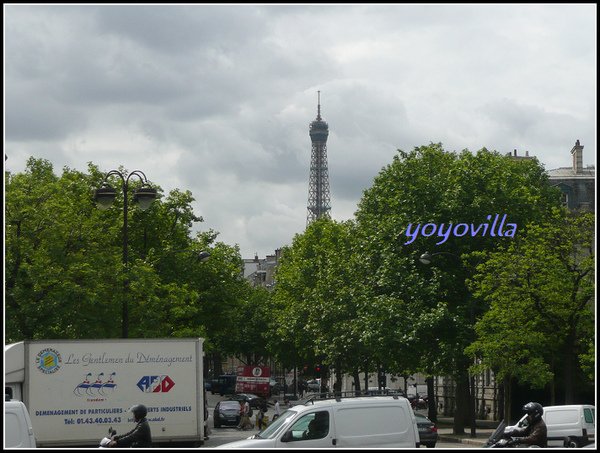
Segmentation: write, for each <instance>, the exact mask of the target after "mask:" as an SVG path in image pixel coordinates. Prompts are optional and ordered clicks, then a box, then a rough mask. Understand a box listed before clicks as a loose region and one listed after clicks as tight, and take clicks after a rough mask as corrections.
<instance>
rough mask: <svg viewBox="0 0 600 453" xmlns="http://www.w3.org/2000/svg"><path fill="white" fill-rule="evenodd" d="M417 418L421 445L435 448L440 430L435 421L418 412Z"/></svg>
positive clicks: (416, 413)
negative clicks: (438, 430)
mask: <svg viewBox="0 0 600 453" xmlns="http://www.w3.org/2000/svg"><path fill="white" fill-rule="evenodd" d="M415 418H416V419H417V426H418V428H419V437H420V438H421V445H425V446H426V447H429V448H435V444H436V442H437V441H438V432H437V427H436V426H435V423H433V422H432V421H431V420H429V419H428V418H427V417H425V416H424V415H421V414H419V413H418V412H415Z"/></svg>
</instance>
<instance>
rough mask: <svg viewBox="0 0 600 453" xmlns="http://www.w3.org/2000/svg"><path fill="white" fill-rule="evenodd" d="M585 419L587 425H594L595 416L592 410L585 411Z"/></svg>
mask: <svg viewBox="0 0 600 453" xmlns="http://www.w3.org/2000/svg"><path fill="white" fill-rule="evenodd" d="M583 418H584V419H585V422H586V423H594V414H593V413H592V410H591V409H589V408H587V407H586V408H584V409H583Z"/></svg>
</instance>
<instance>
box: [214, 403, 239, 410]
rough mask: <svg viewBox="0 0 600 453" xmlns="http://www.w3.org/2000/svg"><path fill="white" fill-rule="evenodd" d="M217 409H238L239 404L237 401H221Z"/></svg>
mask: <svg viewBox="0 0 600 453" xmlns="http://www.w3.org/2000/svg"><path fill="white" fill-rule="evenodd" d="M219 407H220V408H221V409H239V408H240V403H238V402H237V401H221V405H220V406H219Z"/></svg>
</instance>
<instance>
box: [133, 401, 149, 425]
mask: <svg viewBox="0 0 600 453" xmlns="http://www.w3.org/2000/svg"><path fill="white" fill-rule="evenodd" d="M129 410H130V411H131V412H133V416H134V417H135V421H136V422H138V421H140V420H141V419H143V418H144V417H145V416H146V414H147V413H148V409H146V406H144V405H143V404H134V405H133V406H131V409H129Z"/></svg>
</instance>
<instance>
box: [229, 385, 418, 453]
mask: <svg viewBox="0 0 600 453" xmlns="http://www.w3.org/2000/svg"><path fill="white" fill-rule="evenodd" d="M419 444H420V440H419V430H418V427H417V422H416V419H415V414H414V412H413V410H412V408H411V407H410V403H409V401H408V400H407V399H406V398H402V397H398V396H394V397H390V396H372V397H351V398H337V399H327V400H315V401H314V402H308V403H306V404H304V405H299V406H293V407H291V408H289V409H288V410H287V411H285V412H284V413H283V414H281V415H280V416H279V418H278V419H277V420H275V421H274V422H273V423H271V424H270V425H269V426H268V427H267V428H265V429H264V430H263V431H261V432H259V433H258V434H256V435H255V436H252V437H250V438H248V439H246V440H240V441H237V442H230V443H228V444H224V445H220V446H219V447H217V448H256V449H262V448H364V447H369V448H417V447H419Z"/></svg>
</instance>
